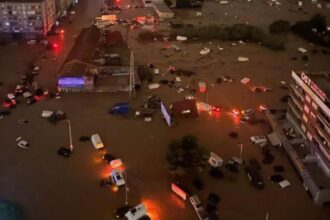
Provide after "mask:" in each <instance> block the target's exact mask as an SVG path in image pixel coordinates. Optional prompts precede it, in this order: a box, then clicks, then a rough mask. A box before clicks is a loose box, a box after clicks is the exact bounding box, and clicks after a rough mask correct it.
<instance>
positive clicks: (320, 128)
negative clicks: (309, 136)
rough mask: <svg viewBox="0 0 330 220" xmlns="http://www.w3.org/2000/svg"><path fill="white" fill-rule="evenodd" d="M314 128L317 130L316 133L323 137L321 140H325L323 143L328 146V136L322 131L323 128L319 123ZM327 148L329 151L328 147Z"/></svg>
mask: <svg viewBox="0 0 330 220" xmlns="http://www.w3.org/2000/svg"><path fill="white" fill-rule="evenodd" d="M315 125H316V126H315ZM315 125H313V126H314V128H315V129H317V131H316V132H318V134H319V135H320V136H321V137H323V139H325V141H326V142H327V143H328V145H329V144H330V135H329V134H328V133H327V132H326V131H325V130H324V128H323V127H322V125H320V124H319V122H316V123H315ZM328 145H327V147H328V148H329V150H330V146H328Z"/></svg>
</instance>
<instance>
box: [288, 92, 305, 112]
mask: <svg viewBox="0 0 330 220" xmlns="http://www.w3.org/2000/svg"><path fill="white" fill-rule="evenodd" d="M290 97H291V102H292V104H294V106H295V107H296V108H297V109H298V110H299V111H300V113H301V112H302V111H303V104H302V103H301V102H300V101H299V100H298V99H297V98H296V97H295V96H294V95H292V94H290Z"/></svg>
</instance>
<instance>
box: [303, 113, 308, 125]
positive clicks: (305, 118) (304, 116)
mask: <svg viewBox="0 0 330 220" xmlns="http://www.w3.org/2000/svg"><path fill="white" fill-rule="evenodd" d="M303 120H304V122H306V123H307V122H308V118H307V116H306V115H303Z"/></svg>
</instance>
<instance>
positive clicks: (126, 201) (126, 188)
mask: <svg viewBox="0 0 330 220" xmlns="http://www.w3.org/2000/svg"><path fill="white" fill-rule="evenodd" d="M124 175H125V181H126V184H125V205H128V190H129V188H128V181H127V173H126V170H125V171H124Z"/></svg>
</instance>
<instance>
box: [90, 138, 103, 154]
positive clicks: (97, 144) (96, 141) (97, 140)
mask: <svg viewBox="0 0 330 220" xmlns="http://www.w3.org/2000/svg"><path fill="white" fill-rule="evenodd" d="M91 140H92V143H93V145H94V148H95V149H96V150H101V149H103V148H104V144H103V143H102V140H101V138H100V135H99V134H93V135H92V136H91Z"/></svg>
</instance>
